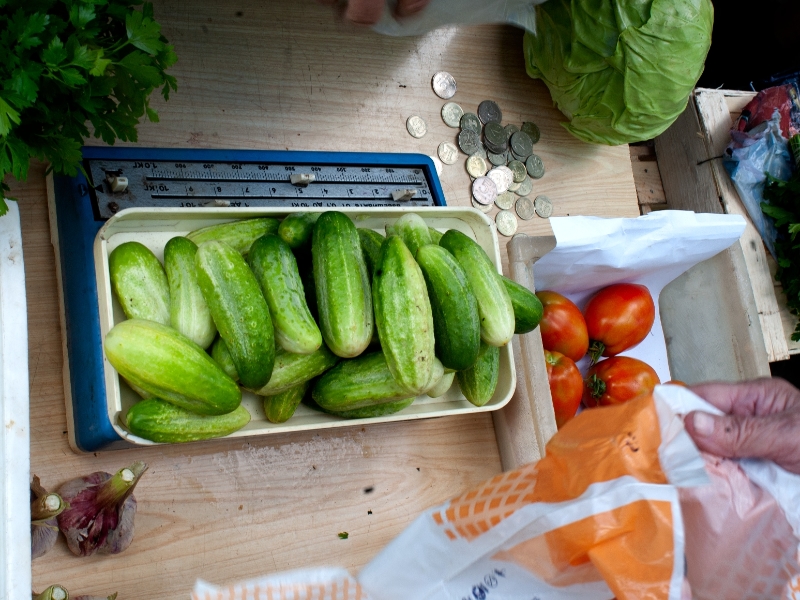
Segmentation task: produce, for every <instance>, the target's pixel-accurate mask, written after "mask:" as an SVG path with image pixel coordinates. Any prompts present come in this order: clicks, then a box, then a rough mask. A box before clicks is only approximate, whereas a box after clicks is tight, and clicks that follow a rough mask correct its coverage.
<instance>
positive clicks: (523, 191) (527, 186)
mask: <svg viewBox="0 0 800 600" xmlns="http://www.w3.org/2000/svg"><path fill="white" fill-rule="evenodd" d="M508 189H511V188H510V187H509V188H508ZM512 191H514V192H516V193H517V195H518V196H527V195H528V194H530V193H531V192H532V191H533V181H532V180H531V178H530V177H526V178H525V179H523V180H522V183H520V184H519V188H518V189H516V190H512Z"/></svg>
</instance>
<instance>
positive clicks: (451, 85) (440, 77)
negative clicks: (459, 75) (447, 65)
mask: <svg viewBox="0 0 800 600" xmlns="http://www.w3.org/2000/svg"><path fill="white" fill-rule="evenodd" d="M431 86H432V87H433V93H434V94H436V95H437V96H439V98H443V99H444V100H449V99H450V98H452V97H453V96H455V94H456V80H455V79H453V76H452V75H450V73H448V72H447V71H439V72H438V73H434V75H433V77H432V78H431Z"/></svg>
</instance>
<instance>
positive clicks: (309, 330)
mask: <svg viewBox="0 0 800 600" xmlns="http://www.w3.org/2000/svg"><path fill="white" fill-rule="evenodd" d="M247 262H248V263H249V264H250V268H251V269H252V271H253V273H254V274H255V276H256V279H257V280H258V283H259V284H261V291H262V292H264V298H266V300H267V306H269V314H270V317H271V318H272V324H273V325H274V327H275V341H276V342H277V343H278V345H279V346H280V347H281V348H283V349H284V350H286V351H287V352H293V353H295V354H311V353H312V352H315V351H316V350H317V349H318V348H319V347H320V346H321V345H322V334H321V333H320V331H319V327H317V323H316V322H315V321H314V317H312V316H311V311H309V310H308V305H307V304H306V298H305V291H304V290H303V282H302V281H301V279H300V272H299V271H298V268H297V260H296V259H295V257H294V254H292V249H291V248H289V245H288V244H287V243H286V242H284V241H283V240H282V239H281V238H279V237H278V236H277V235H272V234H268V235H264V236H262V237H260V238H258V239H257V240H256V241H255V242H253V245H252V246H250V253H249V254H248V256H247Z"/></svg>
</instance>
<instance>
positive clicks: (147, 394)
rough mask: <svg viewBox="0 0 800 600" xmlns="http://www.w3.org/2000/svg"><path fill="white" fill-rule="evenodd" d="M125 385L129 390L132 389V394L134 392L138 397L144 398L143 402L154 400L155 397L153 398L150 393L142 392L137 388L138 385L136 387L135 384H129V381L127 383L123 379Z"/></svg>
mask: <svg viewBox="0 0 800 600" xmlns="http://www.w3.org/2000/svg"><path fill="white" fill-rule="evenodd" d="M123 379H125V378H124V377H123ZM125 383H127V384H128V387H129V388H131V389H132V390H133V391H134V392H136V393H137V394H139V395H140V396H141V397H142V398H144V399H145V400H147V399H148V398H155V396H154V395H153V394H151V393H150V392H148V391H147V390H143V389H142V388H140V387H139V386H138V385H136V384H135V383H131V382H130V381H128V380H127V379H125Z"/></svg>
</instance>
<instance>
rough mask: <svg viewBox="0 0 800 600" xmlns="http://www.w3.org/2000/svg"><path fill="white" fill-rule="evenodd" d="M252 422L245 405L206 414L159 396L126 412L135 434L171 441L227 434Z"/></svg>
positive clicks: (176, 441)
mask: <svg viewBox="0 0 800 600" xmlns="http://www.w3.org/2000/svg"><path fill="white" fill-rule="evenodd" d="M249 422H250V413H249V412H247V409H246V408H245V407H244V406H239V407H238V408H237V409H236V410H233V411H231V412H229V413H227V414H225V415H216V416H203V415H198V414H195V413H193V412H191V411H188V410H185V409H183V408H180V407H178V406H174V405H173V404H170V403H169V402H164V401H163V400H159V399H158V398H153V399H150V400H142V401H141V402H137V403H136V404H134V405H133V406H132V407H131V408H130V410H129V411H128V414H126V415H125V426H126V427H127V428H128V429H129V430H130V432H131V433H133V434H134V435H138V436H139V437H143V438H144V439H146V440H151V441H153V442H162V443H167V444H175V443H180V442H194V441H196V440H207V439H211V438H217V437H223V436H226V435H228V434H230V433H233V432H234V431H238V430H240V429H241V428H242V427H244V426H245V425H247V424H248V423H249Z"/></svg>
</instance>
